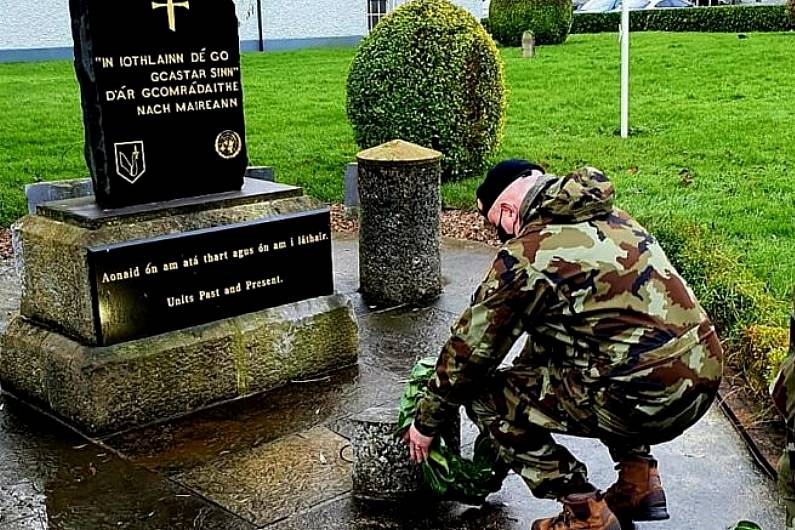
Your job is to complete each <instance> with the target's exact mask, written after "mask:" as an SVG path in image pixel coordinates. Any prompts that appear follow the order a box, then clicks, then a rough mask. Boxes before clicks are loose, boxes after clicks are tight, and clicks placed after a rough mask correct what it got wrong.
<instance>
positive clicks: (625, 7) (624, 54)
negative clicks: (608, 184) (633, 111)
mask: <svg viewBox="0 0 795 530" xmlns="http://www.w3.org/2000/svg"><path fill="white" fill-rule="evenodd" d="M621 5H622V9H621V138H626V137H628V136H629V2H627V0H623V1H622V2H621Z"/></svg>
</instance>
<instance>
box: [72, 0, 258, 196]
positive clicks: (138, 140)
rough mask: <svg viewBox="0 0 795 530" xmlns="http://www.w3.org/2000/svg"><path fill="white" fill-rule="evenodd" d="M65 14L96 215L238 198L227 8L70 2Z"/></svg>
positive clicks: (243, 161) (238, 117)
mask: <svg viewBox="0 0 795 530" xmlns="http://www.w3.org/2000/svg"><path fill="white" fill-rule="evenodd" d="M70 10H71V15H72V30H73V36H74V42H75V70H76V72H77V78H78V81H79V83H80V89H81V93H82V103H83V116H84V123H85V131H86V146H85V154H86V160H87V162H88V166H89V169H90V171H91V177H92V179H93V182H94V191H95V193H96V197H97V202H98V203H99V205H100V206H102V207H103V208H116V207H121V206H130V205H135V204H144V203H151V202H157V201H164V200H170V199H179V198H184V197H192V196H197V195H206V194H211V193H219V192H225V191H233V190H239V189H240V188H241V186H242V185H243V176H244V173H245V170H246V165H247V162H248V160H247V154H246V139H245V126H244V119H243V94H242V86H241V75H240V53H239V40H238V32H237V28H238V23H237V16H236V13H235V4H234V2H233V0H125V1H124V2H113V1H109V0H70Z"/></svg>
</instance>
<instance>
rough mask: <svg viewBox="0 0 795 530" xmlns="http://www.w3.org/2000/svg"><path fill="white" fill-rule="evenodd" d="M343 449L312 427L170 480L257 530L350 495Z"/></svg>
mask: <svg viewBox="0 0 795 530" xmlns="http://www.w3.org/2000/svg"><path fill="white" fill-rule="evenodd" d="M348 448H349V443H348V440H346V439H345V438H342V437H341V436H339V435H337V434H335V433H333V432H331V431H330V430H328V429H326V428H324V427H316V428H314V429H311V430H309V431H305V432H302V433H299V434H294V435H291V436H287V437H284V438H281V439H280V440H278V441H276V442H273V443H271V444H266V445H261V446H259V447H255V448H253V449H251V450H250V451H243V452H238V453H235V454H233V455H228V456H225V457H221V458H219V459H217V460H215V461H213V462H212V463H210V464H208V465H206V466H202V467H197V468H194V469H192V470H191V471H189V472H187V473H184V474H180V475H177V476H176V477H174V479H175V480H176V481H177V482H179V483H181V484H184V485H186V486H188V487H190V488H191V489H194V490H196V491H198V492H200V493H201V494H202V495H204V496H206V497H208V498H210V499H212V500H214V501H215V502H217V503H218V504H220V505H221V506H224V507H225V508H227V509H228V510H230V511H232V512H234V513H237V514H240V515H242V516H243V517H245V518H246V519H249V520H252V521H254V522H255V523H256V524H257V525H259V526H262V525H266V524H269V523H273V522H276V521H278V520H280V519H283V518H285V517H289V516H290V515H292V514H294V513H296V512H299V511H301V510H305V509H307V508H310V507H312V506H316V505H318V504H320V503H322V502H325V501H328V500H331V499H334V498H335V497H338V496H340V495H342V494H344V493H347V492H349V491H350V490H351V487H352V485H351V463H350V461H349V458H346V457H345V456H344V454H345V452H346V450H347V449H348ZM347 452H348V453H350V451H347Z"/></svg>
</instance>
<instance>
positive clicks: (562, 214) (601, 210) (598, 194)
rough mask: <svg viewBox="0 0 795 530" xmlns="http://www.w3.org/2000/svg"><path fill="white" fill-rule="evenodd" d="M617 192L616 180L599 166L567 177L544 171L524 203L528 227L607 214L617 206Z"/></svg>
mask: <svg viewBox="0 0 795 530" xmlns="http://www.w3.org/2000/svg"><path fill="white" fill-rule="evenodd" d="M614 194H615V192H614V189H613V183H612V182H610V180H608V178H607V177H606V176H605V175H604V173H602V172H601V171H599V170H598V169H594V168H590V167H588V168H583V169H580V170H579V171H575V172H574V173H571V174H569V175H566V176H565V177H559V176H554V175H544V177H542V179H541V180H539V182H538V183H537V184H536V186H534V187H533V189H531V190H530V192H529V193H528V194H527V198H526V199H525V202H524V204H523V205H522V211H521V215H522V219H523V221H524V227H527V226H528V225H532V224H536V223H539V222H540V223H543V224H546V223H550V222H556V223H569V224H570V223H582V222H584V221H589V220H591V219H595V218H599V217H604V216H605V215H607V214H609V213H610V212H611V211H612V210H613V197H614ZM523 230H524V228H523Z"/></svg>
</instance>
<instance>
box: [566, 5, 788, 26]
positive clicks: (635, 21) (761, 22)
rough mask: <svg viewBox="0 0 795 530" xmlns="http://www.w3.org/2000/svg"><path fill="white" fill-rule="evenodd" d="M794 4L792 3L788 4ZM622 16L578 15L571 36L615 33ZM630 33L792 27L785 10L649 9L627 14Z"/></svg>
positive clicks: (776, 7) (756, 7)
mask: <svg viewBox="0 0 795 530" xmlns="http://www.w3.org/2000/svg"><path fill="white" fill-rule="evenodd" d="M790 2H795V0H790ZM620 23H621V13H618V12H614V13H577V14H575V15H574V22H573V24H572V29H571V32H572V33H606V32H615V31H618V26H619V24H620ZM630 27H631V29H632V31H694V32H725V33H739V32H751V31H787V30H788V29H789V28H790V27H792V24H791V22H790V20H789V19H788V18H787V12H786V8H785V7H784V6H780V5H776V6H724V7H698V8H689V9H649V10H638V11H632V12H630Z"/></svg>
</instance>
